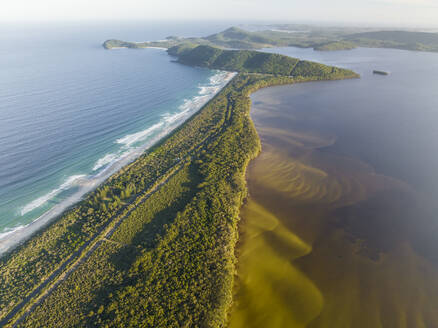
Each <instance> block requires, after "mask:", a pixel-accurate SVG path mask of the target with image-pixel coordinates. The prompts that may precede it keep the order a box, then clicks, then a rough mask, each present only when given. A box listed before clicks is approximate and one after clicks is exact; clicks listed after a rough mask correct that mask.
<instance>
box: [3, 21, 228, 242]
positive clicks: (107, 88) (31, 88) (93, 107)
mask: <svg viewBox="0 0 438 328" xmlns="http://www.w3.org/2000/svg"><path fill="white" fill-rule="evenodd" d="M224 27H225V26H221V25H220V24H216V25H214V24H213V25H212V24H210V25H209V26H206V25H205V24H204V25H203V24H192V25H188V24H165V23H163V24H161V25H158V24H155V25H154V24H149V25H145V24H134V23H132V24H111V25H110V24H100V25H96V24H95V25H79V24H76V25H74V24H72V25H69V26H65V25H63V26H61V25H46V26H22V27H20V28H17V27H16V26H2V31H3V32H2V34H1V35H0V65H1V74H0V238H8V235H9V232H11V231H13V230H15V229H17V228H18V229H20V227H23V226H25V225H27V224H29V223H30V222H32V221H34V220H36V219H37V218H39V217H40V216H41V215H43V214H44V213H47V211H49V210H51V209H53V208H54V207H56V206H58V207H59V206H60V204H62V203H63V202H65V201H66V200H67V199H69V197H72V195H76V200H77V198H78V197H80V192H79V191H80V190H81V189H82V191H83V192H86V191H89V190H91V189H92V188H93V187H94V186H95V185H96V184H98V183H100V182H101V181H102V180H103V179H104V178H105V177H107V176H109V175H110V174H111V173H113V172H114V171H115V170H117V169H118V168H119V167H120V165H123V164H126V163H127V162H129V161H130V160H132V159H133V158H134V157H135V156H137V155H138V154H139V153H141V152H142V151H143V150H144V149H146V148H147V147H149V146H150V145H151V144H153V143H154V142H156V141H157V140H158V139H159V138H161V137H162V136H164V135H165V134H167V133H168V132H169V131H170V130H171V129H172V128H174V127H175V126H177V125H178V124H180V123H181V122H183V121H184V120H185V119H187V118H188V117H189V116H191V115H192V114H193V113H194V112H195V111H196V110H198V109H199V108H200V107H201V106H202V104H203V103H205V102H206V101H207V100H208V99H210V98H211V97H212V96H213V95H214V94H215V93H216V92H217V91H218V90H219V89H220V88H221V87H222V86H223V85H224V83H225V82H226V80H227V79H228V78H230V76H229V75H227V74H225V73H223V72H215V71H210V70H206V69H200V68H191V67H187V66H183V65H180V64H177V63H175V62H173V61H172V58H171V57H170V56H168V55H167V53H166V52H165V51H163V50H159V49H147V50H130V49H120V50H113V51H107V50H104V49H103V48H102V46H101V44H102V42H103V41H104V40H106V39H108V38H120V39H124V40H133V41H144V40H157V39H163V38H165V37H166V36H168V35H172V34H177V35H206V34H210V33H214V32H217V31H218V30H220V29H222V28H224ZM67 205H68V204H66V206H67Z"/></svg>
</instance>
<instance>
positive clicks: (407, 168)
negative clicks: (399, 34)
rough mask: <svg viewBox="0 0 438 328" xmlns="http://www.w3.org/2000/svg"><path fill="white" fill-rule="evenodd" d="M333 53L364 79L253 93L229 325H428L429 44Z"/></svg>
mask: <svg viewBox="0 0 438 328" xmlns="http://www.w3.org/2000/svg"><path fill="white" fill-rule="evenodd" d="M288 51H294V50H293V49H292V50H288ZM283 52H284V51H283ZM289 54H290V53H289ZM318 56H328V58H329V59H327V58H325V60H321V61H324V62H327V63H331V64H333V60H334V59H333V58H334V57H331V56H334V54H328V55H318ZM338 56H339V54H338ZM342 56H344V57H343V58H342ZM340 57H341V58H340V59H338V60H339V61H338V62H337V63H335V64H340V65H342V66H346V67H350V68H354V69H356V71H359V72H360V73H362V79H361V80H355V81H337V82H320V83H308V84H300V85H294V86H284V87H275V88H270V89H265V90H261V91H259V92H257V93H256V94H254V95H253V98H252V100H253V108H252V117H253V120H254V122H255V124H256V128H257V131H258V133H259V135H260V137H261V140H262V147H263V150H262V153H261V155H260V156H259V157H258V158H257V159H256V160H254V161H253V162H252V163H251V164H250V167H249V169H248V187H249V192H250V199H249V201H248V203H247V204H246V205H245V206H244V207H243V209H242V217H243V220H242V225H241V226H242V237H241V243H240V247H239V254H238V259H239V263H238V279H237V287H236V297H235V307H234V311H233V313H232V316H231V327H233V328H234V327H337V328H343V327H354V328H361V327H363V328H365V327H366V328H369V327H384V328H387V327H394V328H395V327H397V328H399V327H409V328H410V327H415V328H416V327H428V328H429V327H438V253H437V250H438V238H437V236H438V215H437V213H438V206H437V204H438V203H437V196H436V195H437V194H438V174H437V173H436V167H438V155H437V154H438V143H437V140H438V139H437V138H436V137H438V133H437V131H438V129H437V128H436V123H438V95H437V90H438V74H437V73H438V55H436V54H419V53H415V52H404V51H394V50H383V49H374V50H372V49H358V50H357V51H356V52H351V53H346V52H342V53H341V54H340ZM307 59H313V60H315V58H309V57H308V58H307ZM316 59H318V58H316ZM323 59H324V58H323ZM330 59H331V60H330ZM414 62H415V65H413V63H414ZM372 67H374V68H380V69H386V70H388V68H389V69H390V70H391V73H392V75H391V76H390V77H388V78H385V77H381V76H373V75H372V74H371V73H370V72H371V68H372Z"/></svg>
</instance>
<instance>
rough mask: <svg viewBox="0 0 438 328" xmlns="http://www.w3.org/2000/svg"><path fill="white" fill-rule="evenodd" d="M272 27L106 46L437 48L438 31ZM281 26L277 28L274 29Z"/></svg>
mask: <svg viewBox="0 0 438 328" xmlns="http://www.w3.org/2000/svg"><path fill="white" fill-rule="evenodd" d="M272 27H273V29H270V30H264V31H255V32H250V31H246V30H243V29H240V28H237V27H231V28H229V29H227V30H225V31H223V32H220V33H216V34H213V35H210V36H207V37H204V38H179V37H175V36H170V37H168V38H166V40H165V41H157V42H125V41H120V40H107V41H105V42H104V44H103V47H104V48H105V49H113V48H120V47H126V48H147V47H163V48H171V47H174V46H178V45H181V44H186V45H187V44H191V45H192V47H195V46H198V45H209V46H213V47H221V48H232V49H245V50H249V49H262V48H269V47H301V48H314V49H315V50H318V51H336V50H350V49H354V48H356V47H370V48H396V49H406V50H416V51H438V33H427V32H409V31H369V30H366V29H354V28H333V27H324V28H322V27H315V26H301V25H297V26H295V25H284V26H283V25H279V26H272ZM274 28H278V29H274Z"/></svg>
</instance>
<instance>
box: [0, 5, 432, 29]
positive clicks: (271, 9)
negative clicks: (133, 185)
mask: <svg viewBox="0 0 438 328" xmlns="http://www.w3.org/2000/svg"><path fill="white" fill-rule="evenodd" d="M95 19H99V20H104V19H153V20H157V19H179V20H186V19H215V20H223V19H228V20H242V21H243V20H245V21H251V20H266V21H284V22H294V21H299V22H306V21H313V22H316V21H321V22H343V23H361V24H367V23H371V24H374V25H375V24H378V25H398V26H405V25H409V26H428V25H431V26H438V0H1V5H0V22H10V21H35V20H36V21H56V20H95Z"/></svg>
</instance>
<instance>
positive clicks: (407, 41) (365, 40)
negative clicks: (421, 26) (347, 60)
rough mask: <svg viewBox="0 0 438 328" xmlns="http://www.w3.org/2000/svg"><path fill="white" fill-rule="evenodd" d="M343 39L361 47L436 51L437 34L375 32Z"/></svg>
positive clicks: (437, 49) (437, 44)
mask: <svg viewBox="0 0 438 328" xmlns="http://www.w3.org/2000/svg"><path fill="white" fill-rule="evenodd" d="M345 39H346V40H348V41H350V42H353V43H355V44H357V45H360V46H363V47H367V46H368V47H376V48H397V49H406V50H417V51H438V33H427V32H409V31H377V32H365V33H357V34H351V35H348V36H346V37H345Z"/></svg>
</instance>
